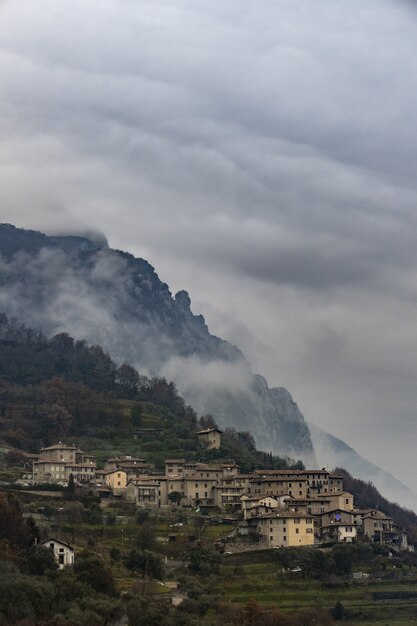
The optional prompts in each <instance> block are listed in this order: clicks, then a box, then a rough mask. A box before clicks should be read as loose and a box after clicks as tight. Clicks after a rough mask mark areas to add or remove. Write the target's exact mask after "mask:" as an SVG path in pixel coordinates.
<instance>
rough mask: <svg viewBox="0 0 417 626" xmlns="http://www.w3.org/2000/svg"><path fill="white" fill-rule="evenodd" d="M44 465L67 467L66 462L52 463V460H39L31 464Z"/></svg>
mask: <svg viewBox="0 0 417 626" xmlns="http://www.w3.org/2000/svg"><path fill="white" fill-rule="evenodd" d="M46 463H47V464H48V465H68V461H54V460H53V459H39V460H38V461H34V462H33V464H34V465H41V464H44V465H45V464H46Z"/></svg>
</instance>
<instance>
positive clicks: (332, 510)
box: [320, 507, 353, 515]
mask: <svg viewBox="0 0 417 626" xmlns="http://www.w3.org/2000/svg"><path fill="white" fill-rule="evenodd" d="M337 511H341V512H342V513H347V514H348V515H353V511H346V509H342V508H340V507H338V508H337V509H330V511H325V512H324V513H320V515H330V513H336V512H337Z"/></svg>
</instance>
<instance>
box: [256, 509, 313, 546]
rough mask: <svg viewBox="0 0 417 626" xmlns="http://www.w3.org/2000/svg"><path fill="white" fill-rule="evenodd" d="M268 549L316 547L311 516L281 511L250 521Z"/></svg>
mask: <svg viewBox="0 0 417 626" xmlns="http://www.w3.org/2000/svg"><path fill="white" fill-rule="evenodd" d="M248 528H250V529H252V530H254V531H255V532H256V533H257V534H258V535H259V536H260V537H261V541H262V542H265V543H266V544H267V545H268V547H271V548H272V547H289V546H292V547H298V546H312V545H314V521H313V518H312V517H311V516H307V515H300V514H297V513H290V512H289V511H279V512H273V513H269V514H267V515H259V516H257V517H253V518H249V519H248Z"/></svg>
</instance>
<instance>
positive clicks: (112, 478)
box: [104, 469, 127, 496]
mask: <svg viewBox="0 0 417 626" xmlns="http://www.w3.org/2000/svg"><path fill="white" fill-rule="evenodd" d="M104 481H105V483H106V485H107V486H108V487H110V489H111V490H112V492H113V495H115V496H117V495H122V494H124V493H125V492H126V487H127V472H125V471H124V470H119V469H116V470H113V471H110V472H106V473H105V474H104Z"/></svg>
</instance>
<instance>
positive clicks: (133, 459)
mask: <svg viewBox="0 0 417 626" xmlns="http://www.w3.org/2000/svg"><path fill="white" fill-rule="evenodd" d="M119 461H121V462H122V463H145V462H146V459H142V458H139V457H135V456H129V455H125V456H114V457H112V458H111V459H107V461H106V463H116V462H117V463H118V462H119Z"/></svg>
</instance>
